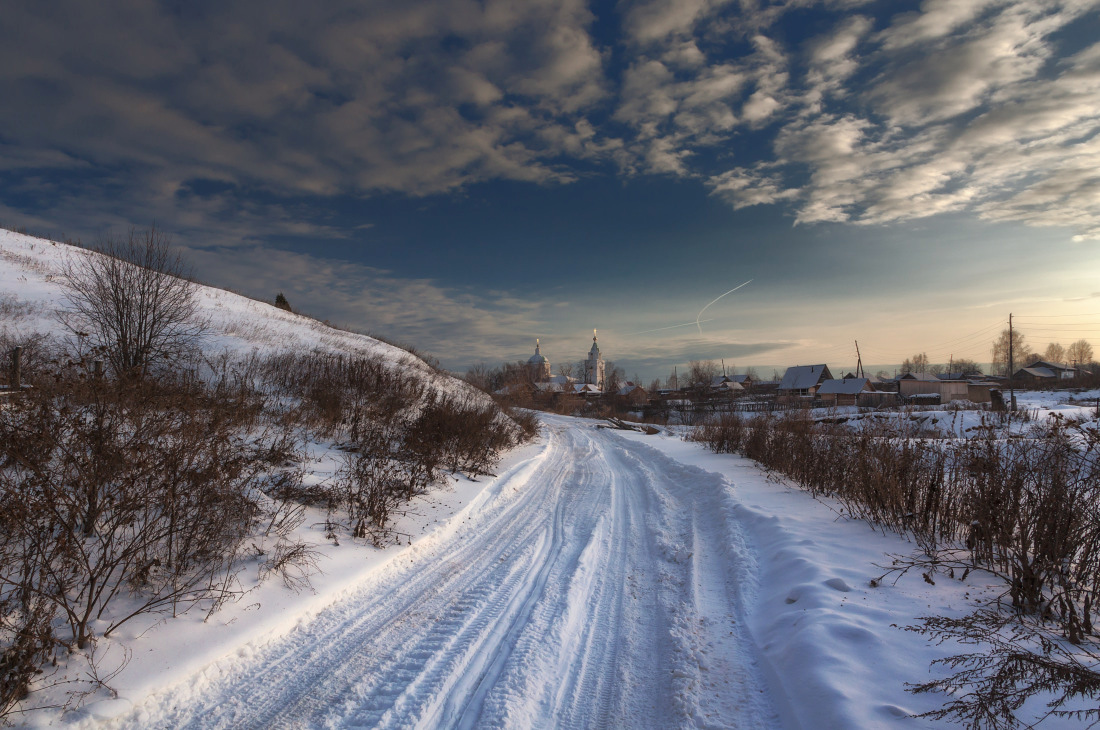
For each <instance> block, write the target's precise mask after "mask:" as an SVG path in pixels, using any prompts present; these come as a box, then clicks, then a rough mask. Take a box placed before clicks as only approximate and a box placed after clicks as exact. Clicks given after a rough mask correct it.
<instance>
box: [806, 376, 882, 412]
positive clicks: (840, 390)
mask: <svg viewBox="0 0 1100 730" xmlns="http://www.w3.org/2000/svg"><path fill="white" fill-rule="evenodd" d="M875 392H877V391H876V390H875V389H874V387H873V386H872V385H871V382H870V381H869V380H868V379H867V378H855V377H852V378H844V379H843V380H824V381H822V382H821V385H820V387H818V389H817V397H818V398H820V399H821V402H822V404H824V405H828V406H858V405H861V403H860V396H861V394H863V393H868V394H869V393H875Z"/></svg>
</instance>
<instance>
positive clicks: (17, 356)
mask: <svg viewBox="0 0 1100 730" xmlns="http://www.w3.org/2000/svg"><path fill="white" fill-rule="evenodd" d="M22 359H23V348H22V347H15V348H13V349H12V351H11V387H12V390H19V388H20V387H21V386H20V376H21V373H20V367H19V366H20V360H22Z"/></svg>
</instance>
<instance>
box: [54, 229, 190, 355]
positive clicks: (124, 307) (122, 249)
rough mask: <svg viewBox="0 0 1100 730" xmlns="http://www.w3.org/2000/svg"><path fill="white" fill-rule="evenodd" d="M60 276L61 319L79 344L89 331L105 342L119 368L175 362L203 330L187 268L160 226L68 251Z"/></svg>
mask: <svg viewBox="0 0 1100 730" xmlns="http://www.w3.org/2000/svg"><path fill="white" fill-rule="evenodd" d="M61 282H62V284H63V286H64V287H65V291H66V296H65V310H64V311H63V312H62V313H61V314H60V315H59V319H60V322H61V324H62V326H64V327H65V328H66V329H67V330H68V331H69V332H70V333H71V334H72V335H73V336H74V337H75V338H76V341H77V343H78V344H79V343H81V342H82V341H83V340H85V339H88V340H90V347H92V348H101V349H102V351H103V352H104V353H105V354H106V358H107V360H108V361H109V362H110V364H111V367H112V369H113V370H114V372H115V373H117V374H120V375H122V374H125V375H141V374H144V373H145V372H146V370H147V369H148V368H149V367H150V366H151V365H155V364H158V363H168V364H171V363H173V362H174V361H176V360H177V359H179V358H180V357H181V356H182V355H183V354H184V353H186V352H187V351H188V350H191V349H193V347H194V344H195V342H196V340H197V339H198V338H199V337H200V336H201V335H202V333H203V331H204V330H205V325H204V324H203V323H202V322H201V321H200V319H199V317H198V301H197V298H196V293H195V284H194V283H193V282H192V281H191V280H190V272H189V271H188V270H187V269H186V267H185V266H184V264H183V261H182V259H180V258H179V256H178V255H175V254H173V253H172V251H171V248H170V245H169V240H168V238H167V236H165V235H164V234H163V233H161V232H160V231H158V230H157V229H156V227H155V226H154V227H153V228H151V229H149V230H148V231H147V232H145V233H138V232H136V231H134V230H131V231H130V233H129V235H128V236H127V238H126V239H125V240H123V239H118V238H107V239H105V240H104V241H103V242H102V243H100V244H99V245H97V246H94V247H92V249H91V252H78V253H74V254H72V255H70V256H69V257H68V258H66V259H65V261H64V263H63V264H62V267H61Z"/></svg>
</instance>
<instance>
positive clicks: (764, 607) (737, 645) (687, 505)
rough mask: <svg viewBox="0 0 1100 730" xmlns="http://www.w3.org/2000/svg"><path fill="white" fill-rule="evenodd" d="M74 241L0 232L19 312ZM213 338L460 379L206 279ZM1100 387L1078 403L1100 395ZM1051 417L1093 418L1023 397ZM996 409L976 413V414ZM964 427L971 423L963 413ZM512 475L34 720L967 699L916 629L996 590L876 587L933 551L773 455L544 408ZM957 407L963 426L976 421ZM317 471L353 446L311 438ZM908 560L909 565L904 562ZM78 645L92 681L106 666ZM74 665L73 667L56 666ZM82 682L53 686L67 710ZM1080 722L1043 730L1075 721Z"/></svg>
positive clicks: (132, 724)
mask: <svg viewBox="0 0 1100 730" xmlns="http://www.w3.org/2000/svg"><path fill="white" fill-rule="evenodd" d="M63 250H64V247H61V246H59V245H54V244H51V243H50V242H46V241H42V240H40V239H32V238H28V237H25V236H18V235H16V234H10V233H7V232H2V231H0V304H2V303H3V301H4V300H3V298H4V297H8V301H14V302H17V304H18V306H16V307H13V309H12V311H17V312H18V315H17V316H13V317H12V318H10V319H9V320H7V321H4V322H0V325H2V326H6V327H11V328H18V329H19V330H20V331H24V332H29V331H36V330H37V331H47V330H49V329H52V328H53V327H55V326H56V325H55V324H54V323H53V320H52V318H51V315H50V311H51V310H52V309H53V308H55V307H56V305H57V300H58V297H59V291H58V287H57V285H56V283H55V282H54V281H53V280H52V279H53V273H54V271H55V269H54V267H55V266H56V262H57V257H58V256H59V255H61V251H63ZM203 297H204V301H205V302H206V305H207V306H206V311H207V312H209V313H210V317H211V322H212V325H213V326H214V328H215V330H216V332H217V333H218V334H217V335H216V340H215V345H214V346H216V347H218V348H229V349H230V350H231V351H235V352H245V353H247V352H249V351H251V350H252V349H253V348H256V349H261V350H262V349H265V348H269V349H278V348H281V347H283V346H296V347H326V348H330V349H332V350H333V351H359V352H378V353H381V354H383V356H385V357H387V358H390V359H392V361H393V362H394V363H395V366H396V365H399V364H400V365H407V366H408V367H411V368H414V369H416V370H417V371H418V372H422V373H423V375H424V377H425V378H429V379H431V380H432V382H433V383H436V384H438V387H441V388H451V387H459V386H458V385H455V384H453V381H450V380H449V379H447V378H445V377H443V376H440V375H438V374H436V373H434V372H433V371H431V370H430V368H428V367H427V366H425V365H424V364H423V363H421V362H420V361H419V360H417V359H416V358H413V357H412V356H411V355H408V353H405V352H404V351H402V350H399V349H397V348H392V347H391V346H389V345H386V344H384V343H381V342H378V341H377V340H373V339H371V338H367V337H364V336H361V335H353V334H351V333H346V332H340V331H336V330H330V329H328V328H325V327H323V325H320V324H319V323H316V322H314V321H312V320H309V319H307V318H302V317H297V316H296V315H292V314H289V313H285V312H281V311H280V310H276V309H274V308H273V307H269V306H266V305H263V304H261V303H257V302H254V301H252V300H248V299H245V298H243V297H239V296H237V295H234V294H231V293H228V292H220V291H217V290H204V291H203ZM1095 395H1096V394H1091V395H1089V394H1084V395H1083V396H1079V397H1082V398H1087V399H1091V398H1094V397H1095ZM1019 400H1020V403H1021V405H1026V406H1027V407H1029V408H1033V409H1038V410H1039V411H1041V413H1042V414H1045V415H1044V416H1043V417H1048V416H1049V414H1051V413H1055V412H1060V413H1065V414H1070V413H1087V412H1088V411H1089V410H1090V407H1091V406H1090V404H1089V403H1088V402H1087V401H1086V402H1085V403H1078V404H1063V403H1061V402H1060V401H1058V400H1057V399H1056V398H1052V397H1051V396H1048V395H1046V394H1037V395H1035V396H1030V395H1021V396H1020V398H1019ZM974 417H975V418H976V417H977V416H974ZM942 418H943V419H951V418H956V419H958V418H971V416H970V415H966V414H964V415H963V416H958V415H952V414H951V413H950V412H948V411H943V416H942ZM543 422H544V426H545V427H544V434H543V436H542V437H541V439H540V440H539V441H538V442H537V443H535V444H533V445H530V446H527V447H524V448H523V449H520V450H518V451H516V452H514V453H512V454H510V455H509V456H508V457H507V459H506V460H505V461H504V462H503V463H502V464H501V466H500V468H499V469H498V474H499V476H498V477H495V478H491V479H488V478H486V479H483V480H482V481H479V482H473V481H469V480H466V479H462V478H459V479H453V480H452V481H451V483H450V484H449V485H448V486H447V487H445V488H442V489H440V490H437V491H434V492H432V493H431V494H429V495H427V496H425V497H421V498H418V499H417V500H416V501H414V502H413V503H412V504H410V505H409V508H408V509H407V510H406V511H405V513H404V514H403V516H402V517H401V519H400V520H399V521H398V523H397V525H395V529H396V531H397V534H398V537H399V538H400V542H401V544H394V545H390V546H389V547H386V548H384V549H376V548H373V547H370V546H368V545H365V544H360V543H356V542H353V541H350V540H343V541H342V542H341V544H340V545H339V546H337V545H334V544H332V543H331V542H330V541H327V540H326V539H325V537H324V529H323V528H322V527H321V526H320V525H319V524H318V520H319V517H318V516H317V515H313V516H312V517H311V518H310V519H307V520H306V522H305V523H303V526H302V527H301V528H300V535H301V536H302V537H303V538H305V539H307V540H308V541H310V542H312V543H313V544H315V545H316V546H317V547H318V549H319V550H320V551H321V555H320V558H319V567H320V569H321V571H323V572H322V573H321V574H318V575H315V576H313V579H312V582H313V587H312V589H311V590H305V591H302V592H299V593H295V592H293V591H290V590H288V589H286V588H284V587H283V586H282V585H281V584H280V583H278V582H277V581H274V582H268V583H266V584H264V585H261V586H259V587H256V588H254V589H253V590H252V591H251V592H250V593H248V594H246V595H245V596H244V598H243V599H242V600H241V601H239V602H237V603H235V604H232V605H229V606H227V607H225V608H223V609H222V610H221V611H219V612H217V613H215V614H213V615H212V616H210V617H209V619H208V620H204V619H206V616H205V615H204V614H203V613H201V612H192V613H189V614H186V615H184V616H182V617H179V618H174V619H166V620H150V621H147V622H145V623H135V624H132V625H127V626H126V628H125V630H124V631H122V632H120V633H119V634H118V635H116V636H114V637H113V638H112V639H111V640H101V641H100V642H99V644H98V646H97V649H96V651H97V654H98V655H99V658H100V665H101V673H102V674H108V673H110V672H111V671H112V670H113V669H114V668H115V667H120V671H119V672H118V674H117V675H115V676H114V677H112V678H110V679H109V681H108V684H109V685H110V686H111V687H112V688H113V689H114V690H115V691H116V692H117V696H112V694H111V693H110V692H108V691H107V690H103V689H101V690H99V691H98V692H97V693H96V694H95V695H93V696H92V697H91V698H90V701H89V702H88V703H87V704H86V705H85V706H84V707H82V708H81V709H79V710H77V711H74V712H69V713H67V714H65V715H61V714H60V713H58V712H57V711H55V710H45V709H43V710H39V711H35V712H31V713H28V714H26V715H23V716H20V717H19V718H17V721H18V722H20V723H23V724H24V725H26V726H28V727H72V728H100V727H128V728H138V727H140V728H149V727H164V728H167V727H196V728H198V727H203V728H206V727H257V728H260V727H334V728H344V727H375V726H381V727H475V726H501V727H522V728H530V727H632V728H633V727H638V728H646V727H653V728H667V727H715V728H717V727H743V728H773V727H774V728H790V729H793V728H803V729H804V730H810V729H812V728H883V727H886V728H893V727H897V728H908V727H914V728H915V727H934V726H936V724H935V723H933V722H930V721H926V720H920V719H916V718H913V717H912V716H911V715H913V714H916V713H920V712H924V711H927V710H931V709H934V708H936V707H938V706H939V705H940V704H942V702H943V700H944V698H942V697H936V696H930V695H912V694H910V693H907V692H906V691H905V683H906V682H920V681H925V680H927V679H929V678H930V677H931V676H933V675H932V674H930V672H931V671H935V670H930V663H931V661H932V660H933V659H935V658H937V657H942V656H946V655H948V654H951V653H952V649H953V648H952V647H950V646H938V647H937V646H930V645H928V644H927V642H926V641H925V640H924V639H923V638H922V637H920V636H919V635H917V634H913V633H909V632H905V631H903V630H902V629H901V628H900V627H904V626H907V625H911V624H914V623H916V622H917V620H918V617H920V616H922V615H925V614H928V613H936V614H948V615H956V614H960V613H964V612H966V611H967V610H968V608H969V606H970V601H971V599H974V598H976V597H978V596H981V595H985V594H988V593H989V592H990V591H997V590H999V588H1000V586H999V585H997V584H996V583H995V582H993V581H992V580H990V579H989V578H988V577H987V576H985V574H983V573H981V572H980V571H979V572H972V573H971V574H970V575H969V576H968V577H967V579H966V581H959V580H954V579H951V578H948V577H946V576H942V575H937V576H935V585H930V584H928V583H926V582H925V581H924V580H923V579H922V578H921V577H920V576H919V575H906V576H904V577H902V578H901V579H899V580H898V581H897V582H896V583H895V582H892V581H891V580H887V581H885V582H884V583H882V584H881V585H879V586H877V587H871V580H872V579H873V578H878V577H879V576H881V575H882V574H883V573H884V572H885V571H886V569H887V567H888V566H889V562H890V558H889V556H890V555H891V554H904V553H909V552H911V551H913V550H915V548H916V546H915V545H912V544H910V543H908V542H906V541H905V540H903V539H901V538H898V537H897V536H894V535H882V534H880V533H879V532H876V531H875V530H874V529H873V528H872V527H871V526H869V525H868V524H867V523H864V522H861V521H852V520H847V519H845V518H844V517H842V516H841V515H839V514H838V511H837V507H836V505H833V504H830V503H829V502H828V501H817V500H814V499H812V498H811V497H809V496H808V495H807V494H805V493H803V492H799V491H797V490H792V489H789V488H787V487H785V486H784V485H783V484H782V483H781V482H776V481H772V480H769V479H768V478H767V477H766V475H765V474H764V473H763V472H762V471H761V470H760V469H759V468H757V467H756V466H755V465H754V464H752V463H751V462H749V461H747V460H745V459H743V458H740V457H737V456H731V455H715V454H711V453H709V452H707V451H706V450H705V449H703V447H701V446H700V445H698V444H693V443H687V442H684V441H683V440H681V439H680V438H679V436H678V435H676V434H674V433H663V434H661V435H658V436H645V435H642V434H640V433H634V432H619V431H612V430H608V429H603V428H600V427H599V424H597V423H595V422H592V421H583V420H578V419H570V418H564V417H555V416H544V417H543ZM957 422H958V421H957V420H956V423H957ZM314 458H315V459H316V462H315V465H314V471H315V478H323V475H324V474H326V473H330V472H331V470H332V469H333V459H334V458H335V457H334V454H333V452H331V451H328V450H326V449H324V448H321V447H318V449H316V450H315V452H314ZM884 566H886V567H884ZM85 666H86V665H84V664H82V663H81V662H79V661H77V660H75V659H74V660H73V661H72V662H71V664H70V666H68V667H62V673H64V672H65V671H66V670H67V671H69V672H70V675H75V674H79V673H81V672H83V671H85V669H84V667H85ZM58 676H59V677H60V676H61V675H58ZM63 691H64V687H62V688H56V689H55V690H54V691H53V693H52V694H51V693H49V692H47V693H44V694H42V695H41V696H35V698H34V701H35V702H39V703H48V702H49V701H51V700H54V699H58V698H59V697H60V696H61V695H60V694H59V693H61V692H63ZM1071 726H1073V725H1071V724H1067V723H1064V722H1063V723H1062V724H1059V723H1057V722H1047V723H1044V725H1043V726H1042V727H1044V728H1057V727H1071Z"/></svg>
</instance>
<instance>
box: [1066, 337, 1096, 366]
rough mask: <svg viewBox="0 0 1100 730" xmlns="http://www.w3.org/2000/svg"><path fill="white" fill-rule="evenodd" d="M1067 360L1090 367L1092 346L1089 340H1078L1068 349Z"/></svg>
mask: <svg viewBox="0 0 1100 730" xmlns="http://www.w3.org/2000/svg"><path fill="white" fill-rule="evenodd" d="M1066 359H1067V360H1069V361H1070V362H1074V363H1076V364H1077V365H1078V366H1080V365H1088V364H1089V363H1090V362H1092V345H1090V344H1089V341H1088V340H1077V342H1074V343H1073V344H1072V345H1070V346H1069V347H1068V348H1066Z"/></svg>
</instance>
